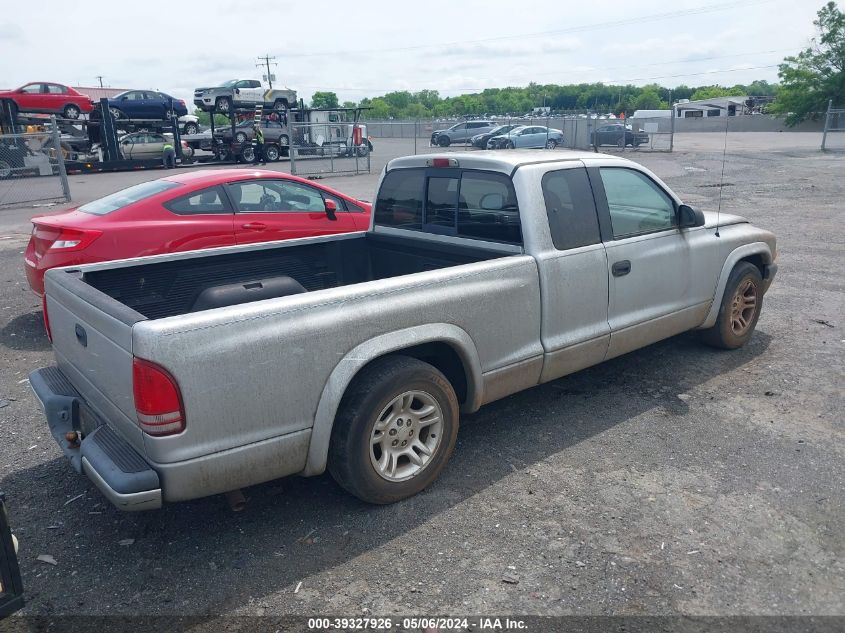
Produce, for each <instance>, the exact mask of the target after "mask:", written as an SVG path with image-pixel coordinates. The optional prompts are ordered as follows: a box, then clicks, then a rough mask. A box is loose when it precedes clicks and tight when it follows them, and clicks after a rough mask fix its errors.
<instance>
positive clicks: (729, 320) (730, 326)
mask: <svg viewBox="0 0 845 633" xmlns="http://www.w3.org/2000/svg"><path fill="white" fill-rule="evenodd" d="M762 308H763V276H762V275H761V274H760V271H759V270H758V269H757V267H756V266H755V265H754V264H750V263H748V262H740V263H739V264H737V265H736V266H735V267H734V269H733V270H732V271H731V275H730V277H728V283H727V285H726V286H725V293H724V295H722V305H721V306H720V307H719V316H718V317H717V318H716V324H715V325H714V326H713V327H712V328H710V329H708V330H704V331H703V332H702V333H701V337H702V339H703V341H704V342H705V343H707V344H708V345H712V346H713V347H720V348H722V349H737V348H738V347H742V346H743V345H745V343H746V342H747V341H748V339H750V338H751V335H752V334H753V333H754V328H755V326H756V325H757V319H758V318H760V310H761V309H762Z"/></svg>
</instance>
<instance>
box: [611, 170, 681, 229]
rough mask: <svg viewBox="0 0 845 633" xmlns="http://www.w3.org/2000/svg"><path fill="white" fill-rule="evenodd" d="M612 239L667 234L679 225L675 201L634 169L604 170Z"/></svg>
mask: <svg viewBox="0 0 845 633" xmlns="http://www.w3.org/2000/svg"><path fill="white" fill-rule="evenodd" d="M600 173H601V180H602V183H603V184H604V191H605V194H606V195H607V205H608V207H609V210H610V222H611V225H612V227H613V237H614V238H616V239H619V238H623V237H628V236H632V235H640V234H642V233H653V232H655V231H665V230H668V229H671V228H673V227H675V226H676V225H677V221H676V218H675V205H674V203H673V202H672V199H671V198H670V197H669V196H668V195H667V194H666V192H665V191H663V190H662V189H661V188H660V187H658V186H657V184H656V183H655V182H654V181H652V180H651V178H649V177H648V176H646V175H645V174H643V173H640V172H638V171H636V170H633V169H626V168H622V167H602V168H601V169H600Z"/></svg>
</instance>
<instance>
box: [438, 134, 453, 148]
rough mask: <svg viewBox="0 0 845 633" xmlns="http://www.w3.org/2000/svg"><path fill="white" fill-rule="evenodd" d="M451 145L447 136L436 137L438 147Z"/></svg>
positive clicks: (450, 140)
mask: <svg viewBox="0 0 845 633" xmlns="http://www.w3.org/2000/svg"><path fill="white" fill-rule="evenodd" d="M451 143H452V139H450V138H449V137H448V136H446V135H441V136H438V137H437V144H438V145H439V146H440V147H449V145H450V144H451Z"/></svg>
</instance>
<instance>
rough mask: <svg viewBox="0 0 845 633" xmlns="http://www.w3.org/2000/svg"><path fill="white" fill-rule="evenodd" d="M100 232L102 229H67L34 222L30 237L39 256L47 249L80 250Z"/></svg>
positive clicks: (89, 243) (98, 235) (88, 244)
mask: <svg viewBox="0 0 845 633" xmlns="http://www.w3.org/2000/svg"><path fill="white" fill-rule="evenodd" d="M102 234H103V232H102V231H96V230H94V229H69V228H63V227H60V226H49V225H47V224H37V223H34V224H33V231H32V238H33V240H34V242H35V252H36V253H37V254H38V255H39V256H41V255H44V254H45V253H46V252H47V251H54V252H55V251H62V252H70V251H81V250H83V249H85V248H88V246H90V245H91V242H93V241H94V240H96V239H97V238H98V237H100V235H102Z"/></svg>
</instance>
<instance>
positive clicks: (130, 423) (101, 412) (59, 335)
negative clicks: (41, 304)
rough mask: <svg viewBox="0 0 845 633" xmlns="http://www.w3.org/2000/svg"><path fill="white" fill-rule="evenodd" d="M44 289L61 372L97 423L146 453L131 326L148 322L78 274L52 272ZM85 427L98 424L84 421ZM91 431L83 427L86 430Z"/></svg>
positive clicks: (54, 347) (54, 348) (55, 352)
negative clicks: (137, 400)
mask: <svg viewBox="0 0 845 633" xmlns="http://www.w3.org/2000/svg"><path fill="white" fill-rule="evenodd" d="M45 290H46V307H47V316H48V319H49V323H50V332H51V334H52V338H53V353H54V354H55V357H56V362H57V364H58V366H59V369H60V370H61V371H62V373H64V375H65V376H67V378H68V379H69V380H70V382H71V384H73V386H74V387H75V388H76V390H77V391H78V392H79V394H80V395H81V396H82V398H83V399H84V400H85V402H86V403H87V404H88V405H89V406H90V408H91V409H92V412H93V413H94V414H95V415H96V417H98V418H99V421H100V422H106V421H107V422H108V423H109V424H111V425H112V426H113V427H114V428H115V429H116V430H118V431H119V432H120V434H121V435H122V436H123V437H124V438H126V440H127V441H129V442H130V443H131V444H132V446H133V447H134V448H135V449H136V450H138V451H139V452H141V453H142V454H143V451H144V443H143V438H142V435H141V430H140V429H139V428H138V425H137V423H136V421H135V418H136V413H135V403H134V397H133V393H132V326H133V325H134V323H135V322H137V321H140V320H143V319H144V317H143V316H141V315H140V314H138V313H136V312H134V311H133V310H131V309H129V308H126V307H125V306H123V305H122V304H120V303H119V302H117V301H116V300H115V299H112V298H111V297H109V296H107V295H105V294H103V293H101V292H99V291H98V290H96V289H94V288H92V287H91V286H89V285H87V284H85V283H84V282H83V281H82V280H81V278H80V277H79V274H78V273H75V272H67V271H64V270H55V271H53V270H51V271H48V273H47V275H46V277H45ZM83 422H84V423H85V422H87V423H88V424H89V425H90V424H92V423H94V422H92V421H91V420H87V421H86V420H85V418H84V416H83ZM90 430H91V429H90V428H89V429H86V428H85V426H84V424H83V431H88V432H90Z"/></svg>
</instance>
